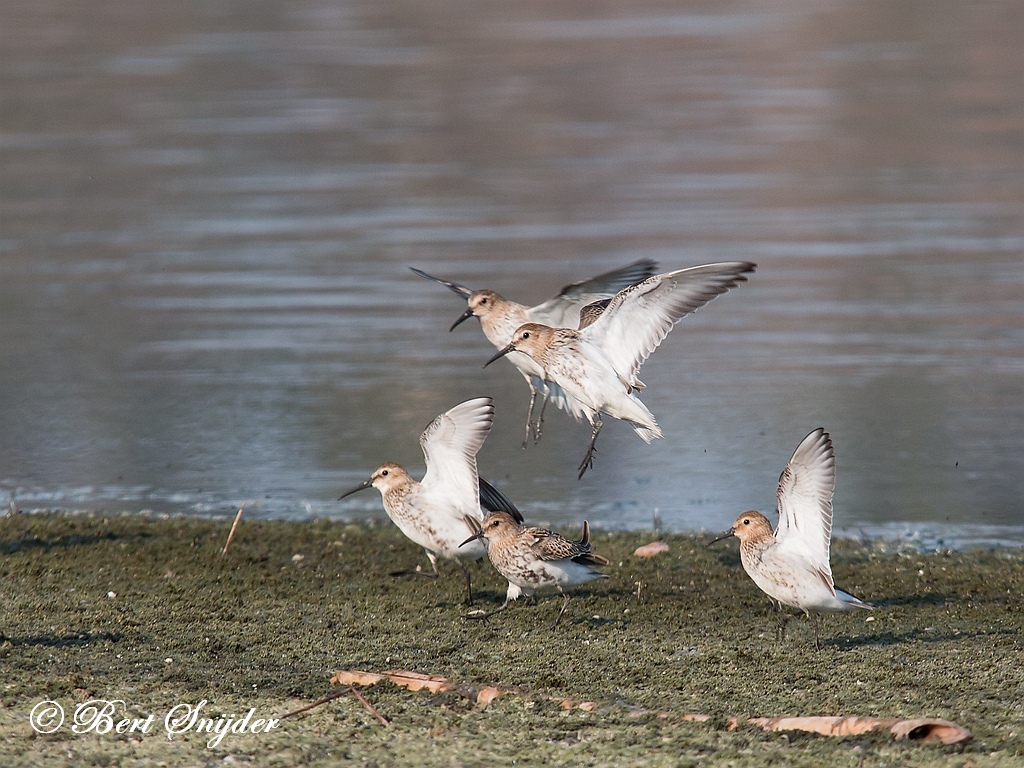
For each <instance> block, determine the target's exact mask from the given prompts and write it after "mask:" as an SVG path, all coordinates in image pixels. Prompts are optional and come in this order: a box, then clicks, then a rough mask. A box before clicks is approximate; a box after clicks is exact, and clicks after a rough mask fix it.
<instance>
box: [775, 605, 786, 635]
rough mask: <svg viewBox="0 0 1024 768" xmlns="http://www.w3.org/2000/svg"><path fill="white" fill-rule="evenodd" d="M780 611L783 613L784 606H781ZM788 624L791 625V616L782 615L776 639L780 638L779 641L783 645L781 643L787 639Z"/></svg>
mask: <svg viewBox="0 0 1024 768" xmlns="http://www.w3.org/2000/svg"><path fill="white" fill-rule="evenodd" d="M779 611H782V606H781V604H780V606H779ZM787 624H789V614H787V613H782V615H781V616H780V617H779V624H778V628H777V629H776V633H775V634H776V637H777V638H778V641H779V642H780V643H781V642H782V641H783V640H784V639H785V637H786V625H787Z"/></svg>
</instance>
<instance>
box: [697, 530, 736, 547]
mask: <svg viewBox="0 0 1024 768" xmlns="http://www.w3.org/2000/svg"><path fill="white" fill-rule="evenodd" d="M735 535H736V533H735V532H734V531H733V529H732V528H730V529H729V530H728V531H726V532H725V533H723V534H722V535H721V536H719V537H718V538H717V539H712V540H711V541H709V542H708V543H707V544H705V545H704V546H706V547H710V546H711V545H712V544H716V543H718V542H719V541H722V540H723V539H728V538H729V537H731V536H735Z"/></svg>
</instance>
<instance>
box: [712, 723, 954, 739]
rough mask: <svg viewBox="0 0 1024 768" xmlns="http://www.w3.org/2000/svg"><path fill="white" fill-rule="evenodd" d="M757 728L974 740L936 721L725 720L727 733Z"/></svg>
mask: <svg viewBox="0 0 1024 768" xmlns="http://www.w3.org/2000/svg"><path fill="white" fill-rule="evenodd" d="M748 723H749V724H750V725H757V726H760V727H761V728H763V729H764V730H766V731H809V732H811V733H820V734H821V735H823V736H858V735H860V734H862V733H869V732H871V731H889V732H890V733H891V734H892V735H893V736H895V737H896V738H897V739H911V740H914V741H938V742H942V743H943V744H960V743H962V742H965V741H970V740H971V739H972V738H974V736H973V734H972V733H971V732H970V731H968V730H967V729H966V728H964V727H962V726H960V725H957V724H956V723H953V722H950V721H949V720H940V719H937V718H930V717H922V718H917V719H914V720H899V719H897V718H888V717H753V718H750V719H749V720H738V719H736V718H729V730H735V729H736V728H738V727H739V726H740V725H745V724H748Z"/></svg>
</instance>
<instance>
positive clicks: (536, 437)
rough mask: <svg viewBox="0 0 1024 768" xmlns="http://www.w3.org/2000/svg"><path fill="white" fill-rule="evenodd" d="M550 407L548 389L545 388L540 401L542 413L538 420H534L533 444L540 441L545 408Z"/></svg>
mask: <svg viewBox="0 0 1024 768" xmlns="http://www.w3.org/2000/svg"><path fill="white" fill-rule="evenodd" d="M547 407H548V390H546V389H545V390H544V392H542V393H541V401H540V415H539V416H538V417H537V421H535V422H534V426H533V444H534V445H536V444H537V443H539V442H540V435H541V432H543V431H544V409H545V408H547Z"/></svg>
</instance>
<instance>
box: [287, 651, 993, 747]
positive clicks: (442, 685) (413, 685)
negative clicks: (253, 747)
mask: <svg viewBox="0 0 1024 768" xmlns="http://www.w3.org/2000/svg"><path fill="white" fill-rule="evenodd" d="M382 680H390V681H391V682H392V683H394V684H395V685H400V686H402V687H403V688H408V689H409V690H410V691H419V690H422V689H423V688H426V689H427V690H428V691H430V692H431V693H437V692H439V691H455V692H456V693H458V694H459V695H460V696H463V697H464V698H467V699H469V700H470V701H472V702H475V703H477V704H479V705H480V706H482V707H486V706H487V705H488V704H490V703H491V702H492V701H494V700H495V699H496V698H498V697H499V696H506V695H511V696H521V697H523V698H528V699H541V700H544V701H555V702H558V703H559V704H561V706H562V707H563V708H564V709H579V710H581V711H583V712H593V711H594V710H595V709H597V706H598V705H597V703H596V702H593V701H579V700H577V699H569V698H562V697H560V696H551V695H548V694H542V693H538V692H535V691H520V690H515V689H513V688H502V687H500V686H495V685H483V686H479V685H471V684H466V685H459V684H457V683H455V682H453V681H451V680H449V679H448V678H446V677H444V676H443V675H427V674H424V673H422V672H411V671H409V670H406V669H390V670H386V671H384V672H366V671H362V670H357V669H343V670H340V671H338V672H335V673H334V676H333V677H331V683H333V684H334V685H344V686H346V688H345V689H343V690H342V691H339V692H338V693H335V694H332V695H331V696H328V697H327V698H326V699H322V700H321V701H318V702H316V703H315V704H310V705H309V706H308V707H303V708H302V709H298V710H295V712H290V713H289V714H287V715H284V717H291V716H292V715H297V714H299V713H300V712H305V711H307V710H309V709H312V708H313V707H316V706H319V705H320V704H323V703H326V702H328V701H331V700H333V699H336V698H338V697H339V696H342V695H344V694H345V693H348V692H349V691H352V693H354V694H355V695H356V696H357V697H358V698H359V700H360V701H362V702H363V704H364V706H366V707H367V708H368V709H369V710H370V711H371V712H373V714H374V715H375V716H376V717H377V718H378V719H379V720H380V721H381V722H383V723H385V724H387V721H386V720H385V718H384V717H383V716H381V715H380V713H379V712H377V711H376V710H375V709H373V707H372V706H371V705H370V703H369V702H367V701H366V700H365V699H364V698H363V697H362V696H361V695H360V694H359V693H358V691H356V689H355V686H358V685H366V686H369V685H376V684H377V683H379V682H381V681H382ZM658 714H659V716H660V717H669V716H670V714H669V713H668V712H661V713H658ZM682 718H683V720H687V721H692V722H698V723H704V722H708V721H709V720H711V715H706V714H701V713H696V712H694V713H687V714H684V715H682ZM728 722H729V730H730V731H732V730H735V729H736V728H739V727H740V726H742V725H756V726H758V727H760V728H763V729H764V730H766V731H809V732H810V733H817V734H821V735H823V736H857V735H860V734H863V733H869V732H872V731H889V732H890V733H891V734H892V735H893V736H894V737H896V738H897V739H911V740H914V741H933V742H941V743H943V744H960V743H963V742H965V741H970V740H971V739H972V738H973V735H972V734H971V732H970V731H969V730H967V729H966V728H964V727H962V726H960V725H957V724H956V723H953V722H950V721H949V720H940V719H938V718H928V717H925V718H917V719H913V720H900V719H897V718H884V717H753V718H749V719H744V718H736V717H730V718H729V721H728Z"/></svg>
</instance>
